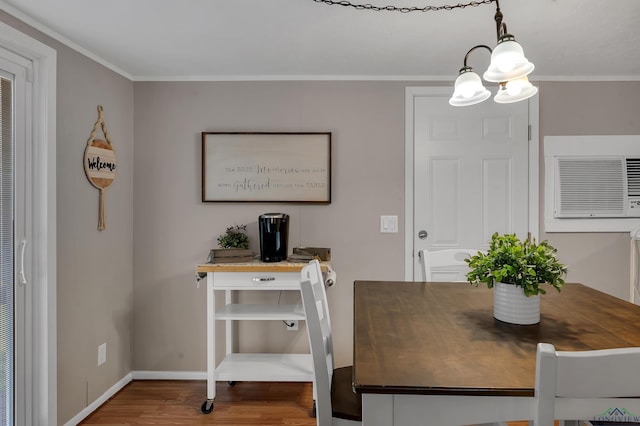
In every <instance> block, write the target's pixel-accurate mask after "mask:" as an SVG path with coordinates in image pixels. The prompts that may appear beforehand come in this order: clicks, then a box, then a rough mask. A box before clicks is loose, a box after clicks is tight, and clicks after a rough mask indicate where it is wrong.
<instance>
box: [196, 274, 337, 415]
mask: <svg viewBox="0 0 640 426" xmlns="http://www.w3.org/2000/svg"><path fill="white" fill-rule="evenodd" d="M305 265H306V263H294V262H287V261H283V262H273V263H265V262H260V261H253V262H247V263H216V264H202V265H197V267H196V272H197V273H198V274H203V273H206V274H207V399H206V400H205V401H204V403H203V404H202V407H201V408H202V412H203V413H205V414H207V413H210V412H211V411H213V407H214V404H213V401H214V399H215V396H216V386H215V384H216V381H228V382H229V383H230V384H233V383H234V382H235V381H288V382H313V379H314V374H313V361H312V359H311V354H274V353H261V354H254V353H251V354H248V353H234V352H233V345H234V341H233V338H234V335H235V333H234V322H235V321H240V320H254V321H255V320H259V321H273V320H278V321H280V320H298V321H304V320H305V314H304V309H303V307H302V304H301V303H298V304H239V303H234V302H233V300H234V299H233V292H236V291H242V290H264V291H274V290H276V291H280V290H294V291H300V272H301V270H302V268H303V267H304V266H305ZM321 268H322V272H323V273H325V274H326V273H328V272H329V271H331V267H330V265H329V264H328V263H326V262H325V263H321ZM220 290H224V292H225V305H224V307H223V308H221V309H216V300H215V298H216V292H217V291H220ZM216 320H222V321H225V322H226V327H225V332H226V333H225V334H226V355H225V357H224V359H223V360H222V361H221V362H220V363H219V364H218V365H216V350H215V349H216V331H215V321H216Z"/></svg>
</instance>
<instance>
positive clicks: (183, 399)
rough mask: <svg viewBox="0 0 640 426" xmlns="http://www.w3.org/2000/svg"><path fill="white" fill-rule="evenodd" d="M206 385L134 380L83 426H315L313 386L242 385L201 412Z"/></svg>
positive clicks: (221, 389)
mask: <svg viewBox="0 0 640 426" xmlns="http://www.w3.org/2000/svg"><path fill="white" fill-rule="evenodd" d="M206 396H207V388H206V382H205V381H187V380H184V381H183V380H171V381H164V380H135V381H133V382H131V383H129V384H128V385H127V386H125V387H124V388H123V389H122V390H121V391H120V392H118V393H117V394H116V395H114V396H113V397H112V398H111V399H110V400H108V401H107V402H106V403H105V404H103V405H102V406H101V407H100V408H98V409H97V410H96V411H95V412H93V413H92V414H91V415H90V416H89V417H87V418H86V419H85V420H84V421H83V422H82V423H80V424H81V425H107V424H108V425H209V424H216V425H227V426H228V425H237V426H242V425H265V426H266V425H287V426H315V424H316V421H315V418H313V417H311V416H310V413H311V407H312V405H313V394H312V389H311V383H279V382H278V383H274V382H267V383H264V382H261V383H258V382H238V383H237V384H236V385H235V386H229V385H228V384H227V383H225V382H220V383H218V384H217V387H216V400H215V408H214V410H213V412H212V413H211V414H202V412H201V411H200V406H201V405H202V403H203V402H204V400H205V399H206Z"/></svg>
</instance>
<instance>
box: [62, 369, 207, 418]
mask: <svg viewBox="0 0 640 426" xmlns="http://www.w3.org/2000/svg"><path fill="white" fill-rule="evenodd" d="M132 380H207V372H206V371H132V372H130V373H129V374H127V375H126V376H124V377H123V378H122V379H120V380H119V381H118V382H117V383H116V384H115V385H113V386H111V387H110V388H109V389H107V391H106V392H105V393H103V394H102V395H101V396H100V397H99V398H98V399H96V400H95V401H93V402H92V403H91V404H89V405H87V406H86V407H85V408H84V410H82V411H81V412H79V413H78V414H77V415H76V416H75V417H73V418H72V419H71V420H69V421H68V422H67V423H65V424H64V426H75V425H77V424H78V423H80V422H81V421H82V420H84V419H86V418H87V417H89V414H91V413H93V412H94V411H95V410H97V409H98V408H99V407H100V406H101V405H102V404H104V403H105V402H107V400H108V399H109V398H111V397H112V396H113V395H115V394H116V393H117V392H118V391H119V390H120V389H122V388H123V387H125V386H126V385H127V384H129V383H130V382H131V381H132Z"/></svg>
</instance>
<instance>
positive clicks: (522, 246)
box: [465, 232, 567, 324]
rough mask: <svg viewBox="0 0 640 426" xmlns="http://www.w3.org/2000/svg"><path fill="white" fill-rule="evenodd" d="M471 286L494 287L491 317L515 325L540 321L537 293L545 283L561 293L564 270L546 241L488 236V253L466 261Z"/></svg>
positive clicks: (510, 236)
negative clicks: (484, 285) (538, 241)
mask: <svg viewBox="0 0 640 426" xmlns="http://www.w3.org/2000/svg"><path fill="white" fill-rule="evenodd" d="M465 261H466V262H467V263H468V265H469V268H470V271H469V272H468V273H467V279H468V280H469V282H470V283H471V284H473V285H476V286H478V285H479V284H480V283H485V284H486V285H487V287H489V288H494V287H495V288H494V317H495V318H496V319H499V320H501V321H505V322H511V323H514V324H537V323H538V322H540V297H539V295H540V294H545V293H546V291H545V289H544V287H543V285H544V284H547V285H550V286H551V287H553V288H555V289H556V290H557V291H560V289H561V288H562V286H563V285H564V278H565V277H566V274H567V267H566V266H565V265H563V264H562V263H560V262H559V260H558V257H557V250H556V249H555V248H554V247H552V246H551V245H550V244H549V243H548V242H546V241H542V242H541V243H536V241H535V240H531V238H530V237H529V238H528V239H526V240H524V241H521V240H520V239H518V237H517V236H516V235H515V234H504V235H499V234H498V233H497V232H496V233H495V234H493V236H492V237H491V242H490V243H489V250H487V251H486V252H478V254H476V255H474V256H471V257H470V258H468V259H465Z"/></svg>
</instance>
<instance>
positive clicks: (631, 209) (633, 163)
mask: <svg viewBox="0 0 640 426" xmlns="http://www.w3.org/2000/svg"><path fill="white" fill-rule="evenodd" d="M554 166H555V173H556V179H555V181H556V190H555V195H556V197H555V207H554V217H556V218H588V217H640V155H638V156H637V157H636V158H629V157H625V156H612V157H599V156H557V157H554Z"/></svg>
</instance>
